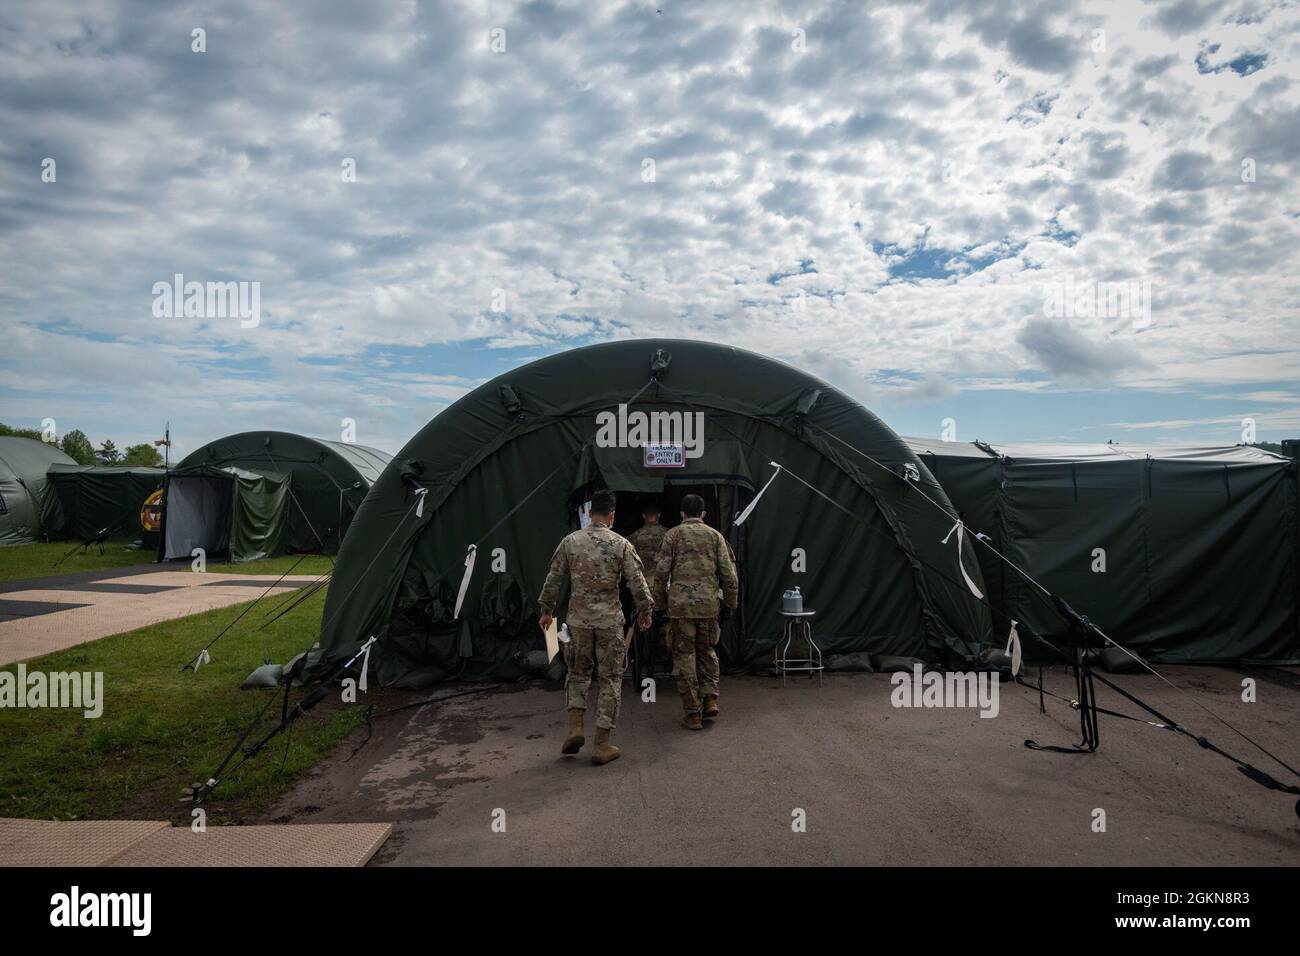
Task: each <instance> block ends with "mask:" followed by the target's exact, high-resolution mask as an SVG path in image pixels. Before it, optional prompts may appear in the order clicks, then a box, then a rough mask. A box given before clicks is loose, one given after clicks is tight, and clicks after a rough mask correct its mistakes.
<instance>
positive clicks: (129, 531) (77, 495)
mask: <svg viewBox="0 0 1300 956" xmlns="http://www.w3.org/2000/svg"><path fill="white" fill-rule="evenodd" d="M166 475H167V472H166V471H165V470H163V469H162V468H99V467H92V466H87V465H59V464H56V465H51V466H50V469H49V471H48V472H47V473H46V477H47V479H48V481H47V484H46V488H45V494H44V496H43V500H42V502H41V524H42V525H43V526H44V529H45V536H46V537H47V538H69V539H72V538H75V539H80V540H87V539H89V538H93V537H94V536H95V535H97V534H98V533H99V532H100V531H101V530H103V529H105V528H107V529H108V530H109V535H110V536H111V537H125V538H138V537H141V536H142V535H143V534H144V528H143V526H142V525H141V522H140V511H141V509H142V508H143V507H144V503H145V499H146V498H148V497H149V496H150V495H151V494H153V493H154V492H155V491H157V490H158V489H159V488H161V487H162V485H163V479H164V478H165V477H166Z"/></svg>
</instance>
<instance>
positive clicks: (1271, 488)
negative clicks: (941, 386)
mask: <svg viewBox="0 0 1300 956" xmlns="http://www.w3.org/2000/svg"><path fill="white" fill-rule="evenodd" d="M907 441H908V442H909V443H910V444H911V446H912V449H913V450H914V451H915V452H916V453H917V455H918V457H919V458H920V459H921V461H922V462H924V463H925V464H926V466H927V467H928V468H929V470H930V472H931V473H932V474H933V475H934V477H935V478H936V479H937V480H938V482H939V484H941V485H942V486H943V489H944V491H946V492H947V494H948V497H949V498H950V499H951V500H952V502H953V504H955V505H956V506H957V508H958V509H959V511H960V512H961V515H962V518H963V519H964V521H965V522H966V524H967V526H968V527H969V529H970V530H971V531H972V532H978V533H981V534H985V535H987V536H988V539H989V543H990V544H992V545H993V546H994V547H995V548H996V549H997V550H998V551H1000V552H1001V553H1002V554H1003V555H1005V557H1006V559H1007V561H1010V562H1011V563H1013V564H1014V565H1016V566H1017V567H1019V568H1020V569H1022V570H1024V571H1025V572H1027V573H1028V574H1029V575H1031V576H1032V577H1034V578H1035V579H1037V580H1039V581H1041V582H1042V584H1043V585H1045V586H1046V587H1047V588H1048V590H1050V591H1052V592H1054V593H1056V594H1058V595H1060V596H1061V597H1063V598H1064V599H1065V600H1066V601H1068V602H1069V603H1070V604H1071V605H1072V606H1073V607H1074V608H1075V609H1076V610H1078V611H1079V612H1080V613H1082V614H1086V615H1087V616H1088V617H1089V618H1090V619H1091V620H1092V621H1093V622H1094V623H1096V624H1097V625H1098V626H1099V627H1101V629H1102V630H1103V631H1105V632H1106V633H1107V634H1109V635H1110V636H1112V637H1114V638H1115V640H1117V641H1119V642H1120V643H1121V644H1124V645H1125V646H1126V647H1128V648H1130V649H1132V650H1133V651H1135V652H1137V653H1140V654H1142V655H1144V656H1146V657H1147V658H1148V659H1150V660H1153V661H1161V662H1166V663H1193V662H1207V663H1208V662H1231V661H1249V662H1272V663H1281V662H1295V661H1296V660H1297V659H1300V632H1298V631H1297V602H1298V597H1300V595H1298V594H1297V554H1296V548H1297V540H1298V539H1297V534H1298V530H1297V510H1296V489H1297V483H1296V462H1295V461H1294V460H1292V459H1290V458H1284V457H1282V456H1279V455H1274V454H1272V453H1271V452H1268V451H1264V450H1262V449H1258V448H1254V447H1250V446H1232V447H1226V448H1214V447H1159V446H1152V447H1140V446H1134V445H1125V444H1118V443H1113V442H1112V443H1107V444H1101V445H1083V444H1080V445H1069V444H1003V443H1000V442H999V443H995V444H988V443H984V442H976V443H974V444H966V443H958V442H943V441H930V440H927V439H918V438H909V439H907ZM977 553H978V554H979V560H980V565H981V567H982V569H983V572H984V580H985V582H986V584H987V585H988V588H989V591H990V598H991V600H992V605H993V607H994V609H995V613H996V614H997V623H998V629H999V630H1001V629H1002V627H1003V626H1005V625H1006V624H1007V620H1006V619H1007V618H1008V617H1010V618H1012V619H1015V620H1019V621H1025V622H1027V623H1028V624H1029V625H1030V626H1031V627H1033V628H1034V629H1036V630H1038V631H1039V632H1040V633H1042V634H1044V635H1045V636H1049V635H1050V636H1056V637H1060V636H1061V635H1062V627H1063V625H1062V624H1061V619H1060V617H1059V616H1058V615H1057V614H1056V613H1055V612H1054V611H1053V610H1052V609H1051V607H1050V605H1049V604H1048V602H1046V601H1044V600H1043V597H1042V595H1041V594H1039V593H1038V592H1037V589H1036V588H1034V587H1033V586H1032V585H1031V584H1029V583H1028V582H1027V581H1026V580H1025V578H1024V576H1023V575H1021V574H1019V573H1018V572H1017V571H1015V570H1014V569H1013V568H1012V567H1011V566H1010V565H1008V564H1007V563H1006V562H1004V561H1003V560H1002V558H1000V557H998V555H997V554H995V553H994V552H993V551H992V550H990V549H989V548H984V547H980V548H977ZM1026 650H1027V651H1030V650H1032V647H1027V648H1026Z"/></svg>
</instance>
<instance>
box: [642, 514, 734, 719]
mask: <svg viewBox="0 0 1300 956" xmlns="http://www.w3.org/2000/svg"><path fill="white" fill-rule="evenodd" d="M654 581H655V587H654V592H653V593H654V597H655V606H656V607H666V608H667V609H668V648H669V650H670V651H671V652H672V655H673V673H674V674H676V675H677V690H678V692H679V693H680V694H681V696H682V709H683V710H684V711H685V712H686V716H685V717H684V718H683V720H682V723H683V724H684V725H685V726H686V727H687V728H689V729H690V730H702V729H703V724H702V723H701V716H703V717H705V718H713V717H717V716H718V683H719V681H720V679H721V677H722V673H721V669H720V668H719V666H718V652H717V651H716V650H714V646H715V645H716V644H717V643H718V635H719V631H720V621H719V616H720V615H721V619H722V621H725V620H726V617H727V615H729V614H730V612H731V611H732V610H733V609H734V608H735V607H736V602H737V600H738V599H739V597H740V583H739V581H738V580H737V578H736V562H735V561H734V560H733V559H732V556H731V548H730V547H728V545H727V539H726V538H724V537H723V536H722V535H721V534H719V533H718V532H717V531H714V530H713V529H712V528H710V527H709V526H708V525H706V524H705V523H704V499H703V498H701V497H700V496H699V495H686V496H685V497H684V498H682V523H681V524H679V525H678V526H677V527H675V528H672V529H670V530H669V532H668V533H667V534H666V535H664V541H663V545H662V547H660V549H659V562H658V565H657V567H656V568H655V576H654ZM719 590H721V594H722V602H721V604H722V607H721V608H720V607H719V601H718V594H719Z"/></svg>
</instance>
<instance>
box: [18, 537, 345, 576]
mask: <svg viewBox="0 0 1300 956" xmlns="http://www.w3.org/2000/svg"><path fill="white" fill-rule="evenodd" d="M130 543H131V542H130V541H128V540H126V539H125V538H123V539H119V540H115V541H106V542H104V553H103V554H100V553H99V548H98V547H97V546H95V545H92V546H91V547H90V548H89V549H88V550H87V551H86V553H85V554H82V553H80V552H81V546H80V545H79V544H77V543H76V542H71V541H53V542H48V543H46V542H37V543H36V544H20V545H16V546H15V547H12V548H0V581H17V580H22V579H24V578H43V577H48V576H50V575H52V574H68V573H69V572H72V571H98V570H110V569H112V568H121V567H126V566H128V565H136V564H150V563H152V562H153V560H154V558H155V556H156V552H155V551H154V550H153V549H148V550H139V549H131V548H128V547H127V545H128V544H130ZM74 548H75V549H76V550H75V551H73V549H74ZM69 551H73V554H71V555H70V556H69V557H68V558H67V559H66V560H64V561H63V562H62V563H61V564H59V566H58V567H57V568H56V567H55V566H54V564H55V562H56V561H59V560H60V559H61V558H63V556H64V555H65V554H67V553H68V552H69ZM299 558H302V562H301V563H300V564H298V566H297V567H296V568H294V569H293V572H292V573H293V574H324V573H325V572H327V571H329V570H330V569H331V568H332V567H333V566H334V563H333V561H331V560H330V559H329V558H328V557H326V556H325V555H320V554H311V555H306V556H305V557H304V556H303V555H296V554H286V555H282V556H281V557H277V558H266V559H264V560H262V561H249V562H248V563H247V564H226V563H222V562H218V561H209V562H208V571H209V572H210V573H215V574H272V575H280V574H283V573H284V572H285V571H288V570H289V568H290V567H292V566H293V564H294V563H295V562H296V561H298V559H299ZM188 568H189V564H188V562H185V561H168V562H167V563H165V564H160V565H158V570H159V571H176V570H187V569H188Z"/></svg>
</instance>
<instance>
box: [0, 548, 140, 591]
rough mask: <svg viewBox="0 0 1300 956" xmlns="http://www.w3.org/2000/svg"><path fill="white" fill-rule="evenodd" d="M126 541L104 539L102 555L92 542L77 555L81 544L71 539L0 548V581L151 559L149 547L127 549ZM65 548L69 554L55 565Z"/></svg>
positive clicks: (114, 565)
mask: <svg viewBox="0 0 1300 956" xmlns="http://www.w3.org/2000/svg"><path fill="white" fill-rule="evenodd" d="M130 543H131V542H130V541H127V540H126V539H125V538H123V539H119V540H116V541H105V542H104V553H103V554H100V553H99V548H98V546H96V545H91V546H90V548H89V549H88V550H87V551H86V553H85V554H81V553H80V551H81V545H79V544H77V543H76V542H75V541H51V542H48V543H46V542H37V543H35V544H19V545H14V546H13V547H11V548H0V581H16V580H20V579H22V578H43V577H48V576H49V575H51V574H67V573H69V572H70V571H94V570H98V569H100V568H120V567H124V566H126V565H130V564H145V563H147V562H149V561H152V560H153V559H154V552H153V551H152V550H147V551H141V550H138V549H128V548H127V545H128V544H130ZM74 548H75V549H76V550H75V551H73V549H74ZM69 551H73V553H72V554H71V555H69V556H68V558H67V560H65V561H63V562H62V563H61V564H60V565H59V566H58V567H57V568H56V567H55V566H54V564H55V562H56V561H58V560H59V559H60V558H62V557H63V556H64V555H65V554H67V553H68V552H69Z"/></svg>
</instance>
